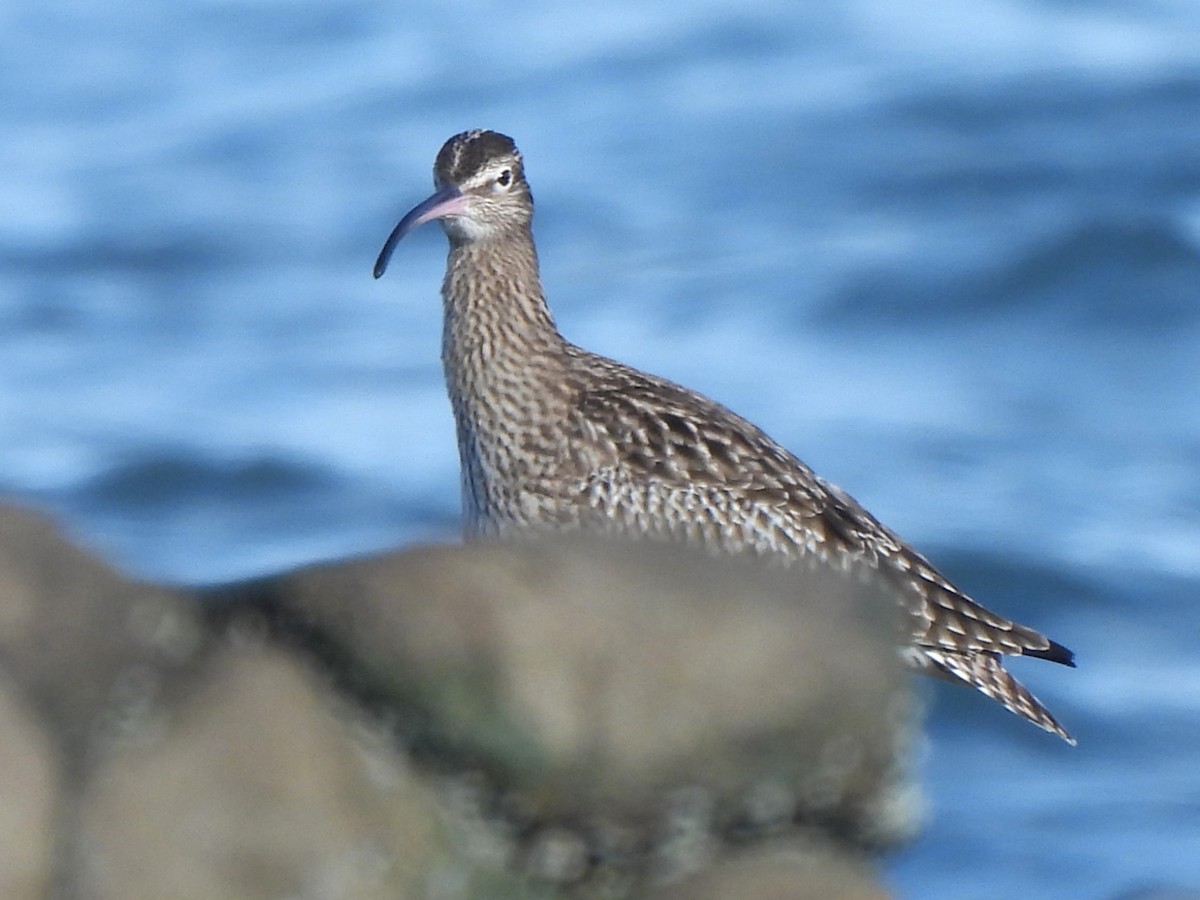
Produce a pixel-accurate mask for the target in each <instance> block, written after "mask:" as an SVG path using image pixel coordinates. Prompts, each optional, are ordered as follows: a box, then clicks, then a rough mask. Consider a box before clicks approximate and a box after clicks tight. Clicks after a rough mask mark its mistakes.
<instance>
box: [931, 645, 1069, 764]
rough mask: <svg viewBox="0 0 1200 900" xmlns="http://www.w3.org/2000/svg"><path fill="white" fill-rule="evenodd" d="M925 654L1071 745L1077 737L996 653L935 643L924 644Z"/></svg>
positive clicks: (943, 668)
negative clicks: (942, 647) (963, 650)
mask: <svg viewBox="0 0 1200 900" xmlns="http://www.w3.org/2000/svg"><path fill="white" fill-rule="evenodd" d="M922 649H923V650H924V652H925V655H926V656H928V657H929V658H930V659H931V660H933V662H934V664H935V665H937V666H938V667H939V668H940V669H942V671H943V672H945V673H946V674H947V675H950V676H952V677H953V678H955V679H960V680H962V681H965V682H966V683H967V684H970V685H973V686H974V687H975V688H977V689H978V690H980V691H982V692H983V693H984V694H987V696H989V697H991V698H992V699H993V700H997V701H999V702H1000V703H1003V704H1004V706H1005V707H1006V708H1007V709H1008V710H1009V711H1010V712H1014V713H1016V714H1017V715H1018V716H1020V717H1021V718H1023V719H1027V720H1028V721H1030V722H1032V723H1033V724H1034V725H1037V726H1038V727H1039V728H1044V729H1045V730H1046V731H1049V732H1051V733H1052V734H1057V735H1058V736H1059V737H1060V738H1062V739H1063V740H1064V741H1066V742H1067V743H1068V744H1070V745H1071V746H1075V738H1073V737H1071V735H1070V734H1069V733H1068V732H1067V730H1066V729H1065V728H1063V727H1062V725H1060V724H1059V723H1058V720H1057V719H1055V718H1054V716H1052V715H1051V714H1050V710H1048V709H1046V707H1044V706H1043V705H1042V703H1041V701H1040V700H1038V698H1037V697H1035V696H1033V694H1031V693H1030V692H1029V689H1028V688H1026V687H1025V685H1023V684H1021V682H1019V681H1017V679H1015V678H1013V677H1012V675H1010V674H1009V672H1008V670H1007V669H1005V668H1004V666H1003V665H1002V663H1001V661H1000V657H999V656H997V655H996V654H994V653H954V652H952V651H947V650H939V649H936V648H933V647H923V648H922Z"/></svg>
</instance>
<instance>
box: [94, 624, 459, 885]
mask: <svg viewBox="0 0 1200 900" xmlns="http://www.w3.org/2000/svg"><path fill="white" fill-rule="evenodd" d="M189 693H190V695H189V696H187V697H185V698H181V700H180V702H179V703H178V704H177V705H176V706H175V707H174V708H173V709H172V710H171V712H170V714H169V715H166V716H164V721H162V722H161V723H160V724H159V726H158V727H157V728H154V729H151V730H150V731H149V732H148V734H146V735H143V736H142V737H140V738H139V739H138V740H136V741H133V742H130V743H128V744H126V745H123V746H120V747H114V748H113V752H112V753H111V757H110V758H109V759H107V760H106V761H105V762H104V763H103V764H102V765H101V766H100V767H99V768H98V770H97V771H96V772H95V773H94V774H93V776H92V778H91V779H90V781H89V785H88V788H87V790H86V791H85V792H84V796H83V800H82V812H81V821H82V823H83V835H82V838H81V839H80V842H79V846H80V850H81V860H80V865H81V877H80V881H81V883H83V884H86V885H88V886H89V889H88V896H89V897H94V898H97V900H104V898H113V900H117V898H126V897H173V898H178V900H184V898H188V897H194V898H197V900H220V898H230V900H234V898H249V897H311V898H314V900H315V898H393V897H410V896H411V897H423V896H428V895H432V894H433V893H434V890H433V889H434V888H435V887H436V885H437V884H438V883H439V881H440V882H447V883H461V884H462V885H469V884H470V881H471V871H470V867H469V866H467V865H465V864H460V863H457V862H456V860H455V858H454V853H453V848H452V843H451V840H450V838H449V837H448V835H447V832H446V830H445V828H444V826H443V824H442V821H441V817H440V815H439V813H438V807H437V801H436V799H435V797H434V795H433V794H432V792H431V791H430V789H429V788H428V787H426V786H425V785H423V784H421V782H420V780H419V779H418V778H417V777H416V776H415V775H414V774H413V773H412V772H411V771H410V770H409V769H408V767H407V765H406V764H405V762H404V759H403V757H402V756H400V755H398V754H396V753H395V752H393V750H392V748H391V747H390V745H389V743H388V741H387V739H386V736H384V735H381V734H379V733H378V732H374V731H372V729H371V728H369V727H368V726H367V725H366V724H365V723H364V722H363V721H362V720H361V717H359V716H357V715H355V714H354V713H353V711H351V710H348V709H346V708H345V706H344V704H342V703H340V702H339V701H338V700H337V699H336V698H335V697H333V696H331V695H330V693H329V690H328V688H327V687H326V686H325V685H323V684H322V682H321V681H320V680H319V679H318V678H316V677H315V676H314V675H313V673H312V672H311V671H308V670H307V668H306V667H305V666H303V665H302V664H300V663H299V661H298V660H296V659H295V658H293V657H292V656H291V655H290V654H287V653H285V652H283V651H280V650H278V649H274V648H255V647H241V648H233V649H226V650H224V651H223V652H221V653H220V654H219V655H218V656H217V657H216V658H214V659H213V660H211V661H210V663H209V665H208V666H207V668H206V671H205V672H204V674H203V676H202V677H201V678H200V679H198V683H196V684H195V685H194V686H193V689H192V690H191V691H190V692H189Z"/></svg>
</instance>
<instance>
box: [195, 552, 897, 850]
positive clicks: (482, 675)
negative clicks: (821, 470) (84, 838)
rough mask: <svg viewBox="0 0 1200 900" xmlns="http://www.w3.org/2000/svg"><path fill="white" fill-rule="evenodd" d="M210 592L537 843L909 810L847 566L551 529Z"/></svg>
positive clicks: (865, 832) (865, 613)
mask: <svg viewBox="0 0 1200 900" xmlns="http://www.w3.org/2000/svg"><path fill="white" fill-rule="evenodd" d="M214 602H221V603H224V604H227V605H228V604H235V605H242V606H245V605H251V606H255V607H257V608H262V609H269V610H270V612H271V615H272V616H273V617H274V618H275V619H276V620H277V621H278V622H282V623H284V625H285V628H291V629H292V630H293V632H294V633H295V634H296V635H298V636H299V638H300V640H301V642H302V643H304V644H306V645H307V646H309V647H311V648H314V649H316V650H317V651H318V652H319V653H322V654H323V655H324V656H325V657H326V658H327V659H329V660H331V661H333V663H334V665H335V667H340V668H341V670H342V674H343V677H344V678H345V680H346V681H347V682H348V683H353V684H358V685H359V686H363V685H365V686H366V689H367V690H368V691H369V692H370V693H372V694H373V695H374V696H376V697H377V698H379V697H382V698H384V699H383V702H384V704H385V705H388V706H392V707H394V708H395V709H397V710H399V711H400V713H399V718H400V720H401V722H402V723H407V727H408V733H407V737H408V740H409V741H410V744H411V745H413V746H414V747H416V748H418V749H419V750H423V751H424V753H425V754H426V756H429V757H433V758H435V759H436V760H437V761H439V762H441V763H442V764H443V765H445V766H447V767H449V768H451V769H453V768H460V769H462V768H471V767H477V768H479V769H480V770H482V771H483V772H485V773H486V774H487V776H488V777H489V778H490V779H491V784H492V785H493V787H494V789H495V791H494V792H495V795H496V796H497V797H499V798H502V799H503V800H504V802H507V803H508V804H509V805H515V806H517V807H518V808H519V822H518V825H519V826H520V827H521V828H523V829H524V830H525V831H527V832H528V833H531V834H533V835H535V838H537V840H541V838H540V837H537V836H538V835H539V834H540V832H539V828H552V827H554V826H555V825H556V824H558V823H563V822H571V823H574V824H575V827H576V830H583V831H585V832H593V833H597V834H598V833H601V832H605V831H606V830H607V831H611V830H612V828H613V826H614V825H615V827H616V829H617V831H621V830H622V829H627V828H633V829H634V833H635V837H634V839H633V840H632V843H633V844H637V845H643V846H645V845H649V846H652V847H654V848H655V851H654V853H653V854H651V856H652V857H653V859H650V858H649V857H648V858H647V860H645V861H644V862H645V863H646V864H647V865H650V866H651V867H652V868H653V869H654V870H655V871H658V872H663V871H673V870H678V871H688V870H689V869H691V868H694V866H695V865H696V864H697V862H698V861H700V860H703V859H707V858H708V856H709V855H710V854H711V852H712V848H711V840H712V839H713V838H714V837H715V838H717V839H718V840H719V839H723V838H724V837H727V836H730V835H734V834H737V835H742V836H744V835H746V834H754V833H766V832H769V831H771V830H773V829H778V828H783V827H788V826H789V825H790V824H791V823H792V821H793V820H797V819H798V820H801V821H806V822H813V823H818V824H819V825H821V826H822V828H824V829H825V830H826V831H828V832H830V833H836V834H837V835H838V836H839V838H840V839H842V840H844V841H846V840H848V841H850V842H851V843H852V844H854V845H856V846H879V845H886V844H890V843H894V842H897V841H900V840H903V839H904V838H905V837H907V836H908V835H909V834H911V832H912V830H913V829H914V828H915V825H916V818H917V815H918V804H917V803H916V802H915V797H916V795H915V792H914V791H913V790H912V788H911V786H910V785H909V783H908V781H907V771H906V770H905V762H906V758H907V757H906V750H907V745H908V741H909V740H910V739H911V738H912V736H913V733H914V721H913V713H912V707H911V698H910V696H909V693H908V689H907V680H906V677H905V676H904V675H903V673H902V671H901V667H900V665H899V663H898V660H897V655H896V653H895V652H894V646H895V641H896V632H895V630H894V628H895V623H894V622H893V621H892V620H891V612H892V610H894V609H895V606H896V605H895V603H894V602H892V601H891V600H890V599H889V598H887V597H885V596H883V595H881V594H880V593H879V592H878V589H877V588H876V587H874V586H873V585H869V584H863V583H860V582H857V581H853V580H851V579H848V578H846V577H844V576H842V575H841V574H840V573H833V572H826V571H823V570H822V571H812V572H804V573H800V574H799V575H798V574H797V572H796V571H795V570H787V571H784V570H776V569H771V568H768V567H765V566H763V565H762V564H757V565H755V564H753V563H751V562H749V561H734V560H728V559H724V560H714V559H711V558H709V557H705V556H699V555H696V554H694V553H691V552H686V551H684V550H682V549H680V548H675V547H667V546H661V545H655V546H647V545H631V544H623V543H613V542H596V541H594V540H593V541H583V540H556V541H551V542H542V543H536V544H523V545H476V546H469V547H440V548H426V549H420V550H414V551H408V552H405V553H399V554H393V555H389V556H385V557H380V558H376V559H369V560H358V561H354V562H351V563H345V564H337V565H330V566H322V567H318V568H313V569H308V570H304V571H300V572H296V573H292V574H290V575H286V576H282V577H280V578H274V579H267V580H263V581H258V582H254V583H250V584H244V585H240V586H235V587H232V588H230V589H228V590H226V591H223V592H222V594H221V596H220V597H219V598H214ZM483 802H484V803H488V802H492V801H491V800H486V799H485V800H484V801H483ZM496 802H499V801H496ZM531 824H532V825H533V826H535V827H533V828H531V827H530V826H531ZM626 842H627V843H629V842H630V841H628V840H627V841H626ZM590 849H591V852H590V855H592V856H598V857H600V858H604V857H606V856H607V855H608V854H606V853H605V852H604V847H603V841H602V840H594V841H593V842H592V844H591V848H590ZM530 855H531V856H533V857H535V858H539V859H540V858H543V857H544V854H542V853H540V852H539V853H534V852H531V854H530ZM567 858H573V855H572V854H568V856H567ZM567 868H570V866H568V867H567Z"/></svg>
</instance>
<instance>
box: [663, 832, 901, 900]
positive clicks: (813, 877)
mask: <svg viewBox="0 0 1200 900" xmlns="http://www.w3.org/2000/svg"><path fill="white" fill-rule="evenodd" d="M793 844H794V846H783V847H779V846H772V847H766V848H762V849H756V850H752V851H749V852H745V853H739V854H735V855H733V856H731V857H728V858H726V859H723V860H721V861H720V862H717V863H716V864H715V865H712V866H710V867H709V868H707V869H704V870H702V871H700V872H699V873H697V874H696V875H695V876H693V877H691V878H688V879H685V880H684V881H681V882H679V883H677V884H673V885H670V886H669V887H666V888H663V889H661V890H657V891H652V892H651V893H650V895H649V900H732V898H737V897H770V898H771V900H885V898H886V897H887V896H888V895H887V892H886V891H884V890H883V889H882V888H881V887H880V886H879V882H878V880H877V879H876V878H875V877H874V876H873V874H872V873H871V871H870V868H869V867H868V866H867V864H866V863H865V862H864V861H863V860H860V859H853V858H851V857H848V856H847V855H846V854H845V853H844V852H843V851H840V850H839V849H838V848H837V847H835V846H823V845H822V843H821V841H820V840H819V839H818V840H813V841H805V840H798V841H794V842H793Z"/></svg>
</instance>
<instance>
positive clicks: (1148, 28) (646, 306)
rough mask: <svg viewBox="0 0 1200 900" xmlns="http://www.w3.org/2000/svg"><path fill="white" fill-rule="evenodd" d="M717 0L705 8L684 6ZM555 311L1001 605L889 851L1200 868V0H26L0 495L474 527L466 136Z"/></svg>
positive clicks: (1137, 868) (94, 538) (963, 870)
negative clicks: (835, 487) (989, 644)
mask: <svg viewBox="0 0 1200 900" xmlns="http://www.w3.org/2000/svg"><path fill="white" fill-rule="evenodd" d="M685 7H686V9H685ZM475 126H486V127H492V128H496V129H499V130H503V131H506V132H507V133H509V134H512V135H513V136H514V137H515V138H516V139H517V141H518V143H519V144H520V146H521V147H522V149H523V151H524V153H525V156H526V161H527V169H528V173H529V177H530V179H531V181H532V184H533V188H534V193H535V195H536V197H537V201H538V217H537V235H538V240H539V247H540V251H541V256H542V261H543V269H544V278H545V282H546V286H547V291H548V294H549V296H550V298H551V302H552V305H553V306H554V309H555V311H556V314H557V316H558V319H559V324H560V325H561V327H562V329H563V331H564V332H565V333H566V334H567V335H568V336H569V337H571V338H572V339H574V340H576V341H577V342H579V343H582V344H584V345H586V346H588V347H590V348H593V349H596V350H599V351H602V352H605V353H607V354H609V355H612V356H615V357H617V358H619V359H622V360H625V361H628V362H631V363H634V364H637V365H639V366H643V367H646V368H649V369H652V370H654V371H656V372H658V373H660V374H663V375H667V376H669V377H671V378H673V379H675V380H678V381H682V382H684V383H687V384H690V385H692V386H695V387H697V388H699V389H701V390H704V391H705V392H707V393H709V394H710V395H712V396H714V397H716V398H718V399H720V400H722V401H724V402H725V403H727V404H728V405H730V406H732V407H733V408H735V409H737V410H738V411H740V412H742V413H743V414H745V415H747V416H749V417H751V418H753V419H755V420H756V421H758V422H759V423H761V424H762V425H763V426H764V427H766V428H767V429H768V431H770V432H771V433H772V434H774V435H775V436H776V437H778V438H779V439H781V440H782V441H783V442H784V443H786V444H787V445H788V446H789V447H791V448H793V449H794V450H796V451H797V452H798V453H799V454H800V455H801V456H802V457H804V458H805V459H806V460H808V461H809V462H810V463H811V464H812V465H813V466H814V467H815V468H817V469H818V471H820V472H822V473H823V474H824V475H826V476H827V477H829V478H830V479H832V480H834V481H836V482H838V483H840V484H841V485H843V486H844V487H845V488H847V489H848V490H850V491H851V492H852V493H853V494H855V495H856V496H857V497H858V498H859V499H860V500H862V501H863V502H864V503H865V504H866V505H867V506H868V507H869V508H871V509H872V510H873V511H874V512H875V513H876V514H877V515H879V516H880V517H881V518H882V519H883V520H884V521H886V522H888V523H889V524H891V525H892V526H893V527H894V528H896V529H897V530H898V531H899V532H900V533H902V534H904V535H905V536H906V537H908V538H909V539H910V540H912V541H913V542H914V543H916V544H917V545H918V546H919V547H921V548H922V549H923V550H925V551H926V552H927V554H928V555H930V556H932V557H933V559H934V560H935V561H936V562H938V563H939V565H941V566H942V567H943V568H944V569H945V570H946V571H947V572H948V573H949V574H950V575H951V576H952V577H954V578H955V579H956V580H958V581H959V582H960V583H961V584H962V585H963V586H964V587H966V588H967V589H968V590H970V591H971V592H972V593H974V594H976V595H977V596H979V597H980V598H981V599H983V600H984V601H985V602H986V603H987V604H988V605H990V606H992V607H994V608H996V609H997V610H1000V611H1003V612H1005V613H1008V614H1010V615H1013V616H1015V617H1016V618H1019V619H1022V620H1023V621H1026V622H1028V623H1030V624H1032V625H1035V626H1037V627H1039V628H1041V629H1043V630H1045V631H1046V632H1048V633H1049V634H1051V635H1052V636H1054V637H1055V638H1057V639H1058V640H1060V641H1062V642H1063V643H1065V644H1067V645H1068V646H1070V647H1072V648H1073V649H1074V650H1075V651H1076V652H1077V654H1078V657H1079V663H1080V667H1079V669H1078V670H1077V671H1068V670H1065V669H1059V668H1057V667H1052V666H1048V665H1046V664H1045V663H1039V662H1036V661H1029V663H1030V664H1029V665H1021V663H1022V662H1025V661H1019V662H1018V664H1017V665H1016V666H1015V667H1014V668H1016V669H1018V670H1019V673H1020V674H1021V676H1022V677H1024V678H1025V679H1027V680H1028V682H1029V683H1031V685H1033V686H1034V687H1035V689H1036V690H1037V691H1038V693H1039V694H1040V695H1041V696H1042V698H1043V699H1044V700H1045V701H1046V702H1047V703H1048V705H1049V706H1050V707H1051V708H1052V709H1054V710H1055V712H1057V713H1059V714H1060V715H1061V718H1062V719H1063V720H1064V722H1066V723H1067V725H1068V726H1069V727H1070V728H1072V730H1074V731H1075V732H1076V734H1077V735H1078V737H1079V739H1080V746H1079V747H1078V748H1076V749H1071V748H1068V747H1067V746H1065V745H1063V744H1061V743H1060V742H1058V741H1056V740H1054V739H1053V738H1051V737H1049V736H1047V735H1044V734H1042V733H1041V732H1038V731H1036V730H1034V729H1032V728H1030V727H1028V726H1025V725H1023V724H1022V723H1020V722H1018V721H1017V720H1015V719H1013V718H1012V717H1011V716H1008V715H1007V714H1006V713H1004V712H1003V711H1002V710H1000V709H999V708H998V707H996V706H995V705H994V704H989V703H986V702H984V701H983V700H982V698H979V697H978V696H977V695H975V694H973V693H970V692H967V691H956V690H953V689H951V688H949V687H948V686H947V687H939V688H937V689H935V690H934V691H933V696H934V697H935V701H936V706H935V709H934V713H933V716H932V720H931V731H930V733H931V741H930V744H929V747H928V751H927V754H926V759H925V763H924V769H925V776H926V783H927V785H928V788H929V792H930V799H931V808H930V812H929V824H928V828H927V830H926V832H925V834H924V836H923V837H922V838H921V839H920V840H919V841H918V842H917V843H916V844H915V845H914V846H913V847H912V848H910V849H909V850H907V851H906V852H904V853H902V854H900V855H899V856H898V857H896V858H895V859H894V860H893V862H892V864H891V866H890V868H889V879H890V883H891V884H892V885H893V886H894V888H895V889H896V890H897V892H898V893H899V894H900V895H902V896H904V897H911V898H917V897H920V898H954V900H961V898H973V897H979V898H991V897H1011V896H1026V897H1050V896H1055V897H1085V898H1118V897H1122V896H1129V895H1131V894H1132V892H1134V891H1136V890H1138V889H1141V888H1144V887H1147V886H1170V885H1178V886H1190V887H1192V888H1200V656H1198V655H1197V652H1196V649H1195V648H1196V644H1197V634H1198V631H1200V604H1198V600H1200V4H1198V3H1196V2H1195V0H1147V2H1143V3H1137V4H1117V3H1105V2H1092V3H1086V2H1068V0H1024V2H1021V0H978V2H974V3H971V4H962V3H960V2H957V0H912V2H905V3H896V2H894V0H836V2H834V0H829V2H813V3H804V4H797V3H794V2H790V0H788V2H784V0H778V2H760V3H751V4H729V3H726V2H721V3H717V2H711V0H701V2H693V3H689V4H686V5H685V4H666V3H648V2H646V0H637V2H633V0H621V2H616V3H613V4H609V5H608V6H607V7H605V8H604V9H602V10H601V9H592V8H589V7H586V6H584V7H577V6H574V5H563V4H556V3H551V2H549V0H540V2H539V0H533V2H531V3H528V4H525V5H523V6H519V5H515V4H492V3H485V2H471V3H458V4H453V5H451V4H447V3H443V2H436V3H435V2H410V3H406V4H403V5H401V4H390V5H389V4H372V3H367V2H363V0H330V2H325V3H301V2H297V0H273V2H267V0H261V2H212V0H209V2H203V0H190V2H189V0H182V2H178V3H173V4H159V5H157V6H153V5H152V6H151V7H150V8H142V6H141V5H138V4H134V5H129V4H112V3H101V2H97V0H79V2H58V3H55V2H46V0H36V2H35V0H10V2H9V3H7V4H6V5H5V6H4V8H3V10H0V133H3V135H4V139H3V140H0V204H2V212H3V214H2V215H0V360H3V367H2V369H0V423H2V425H3V427H2V428H0V493H2V494H3V495H6V496H7V497H9V498H14V499H18V500H20V501H22V502H25V503H27V504H30V505H33V506H35V507H37V508H41V509H44V510H47V511H49V512H51V513H52V514H54V515H55V516H56V517H57V518H58V519H59V520H60V521H61V522H63V523H64V524H65V525H66V526H67V527H68V529H69V530H70V531H71V532H72V533H73V534H74V535H75V536H76V537H77V538H79V539H80V540H82V541H83V542H85V543H86V544H88V545H90V546H91V547H93V548H95V549H96V550H98V551H99V552H101V553H103V554H104V555H105V556H106V557H107V558H109V559H111V560H113V561H114V562H115V563H117V564H119V565H121V566H122V567H124V568H126V569H128V570H130V571H132V572H134V573H136V574H138V575H141V576H145V577H149V578H156V579H166V580H170V581H176V582H210V581H216V580H221V579H226V578H233V577H238V576H245V575H251V574H257V573H262V572H269V571H273V570H276V569H278V568H281V567H284V566H291V565H295V564H300V563H307V562H311V561H315V560H320V559H325V558H330V557H338V556H343V555H346V554H351V553H361V552H366V551H371V550H377V549H383V548H389V547H393V546H396V545H400V544H404V543H409V542H413V541H419V540H428V539H435V538H443V537H447V536H452V535H454V534H455V533H456V531H457V516H458V493H457V492H458V482H457V459H456V455H455V451H454V443H453V434H452V427H451V422H450V416H449V412H448V407H447V404H446V401H445V399H444V396H443V392H442V385H441V371H440V363H439V360H438V342H439V339H440V308H439V304H438V300H437V289H438V285H439V280H440V276H441V270H442V265H443V260H444V249H443V239H442V237H441V235H440V234H439V233H438V232H437V229H435V228H430V229H428V230H426V231H422V232H419V233H418V234H416V235H415V236H414V237H412V238H410V239H409V240H408V241H406V242H405V244H404V246H402V247H401V248H400V251H399V252H398V254H397V256H396V258H395V260H394V262H393V265H392V268H391V270H390V271H389V272H388V275H387V277H386V278H385V279H384V280H382V281H380V282H375V281H373V280H372V279H371V275H370V270H371V264H372V262H373V260H374V257H375V254H376V252H377V251H378V249H379V246H380V244H381V242H382V240H383V238H384V237H385V236H386V235H387V233H388V231H389V229H390V228H391V226H392V224H393V223H394V221H395V219H396V217H397V216H398V215H399V214H400V213H401V212H403V211H404V210H405V209H406V208H407V207H408V205H410V204H411V203H413V202H415V201H416V200H418V199H421V198H422V197H423V196H424V195H425V193H426V192H427V190H428V187H429V184H430V167H431V164H432V160H433V156H434V154H435V153H436V151H437V149H438V147H439V146H440V145H441V143H442V141H443V140H444V139H445V138H446V137H447V136H449V135H450V134H452V133H454V132H456V131H459V130H461V129H464V128H468V127H475Z"/></svg>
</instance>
